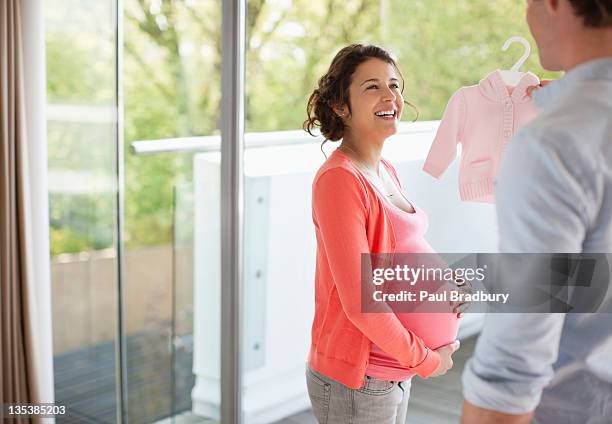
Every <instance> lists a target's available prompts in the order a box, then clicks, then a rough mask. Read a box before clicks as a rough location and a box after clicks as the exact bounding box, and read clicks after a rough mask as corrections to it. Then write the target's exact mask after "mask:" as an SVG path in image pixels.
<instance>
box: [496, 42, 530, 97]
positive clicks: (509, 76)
mask: <svg viewBox="0 0 612 424" xmlns="http://www.w3.org/2000/svg"><path fill="white" fill-rule="evenodd" d="M514 42H518V43H521V44H522V45H523V46H524V47H525V51H524V52H523V55H522V56H521V58H520V59H519V60H517V62H516V63H515V64H514V65H513V66H512V68H510V70H509V71H505V70H504V71H500V73H501V77H502V79H503V80H504V83H505V84H506V85H509V86H512V87H514V86H516V85H517V84H518V83H519V81H520V80H521V78H522V77H523V75H525V73H524V72H520V71H519V68H520V67H521V66H523V64H524V63H525V61H526V60H527V58H528V57H529V54H530V53H531V46H530V45H529V41H527V40H526V39H524V38H523V37H519V36H517V35H515V36H513V37H510V38H508V39H507V40H506V42H505V43H504V46H503V47H502V50H503V51H506V50H508V47H510V44H512V43H514Z"/></svg>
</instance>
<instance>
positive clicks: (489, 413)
mask: <svg viewBox="0 0 612 424" xmlns="http://www.w3.org/2000/svg"><path fill="white" fill-rule="evenodd" d="M532 417H533V412H528V413H526V414H518V415H514V414H504V413H503V412H498V411H493V410H491V409H486V408H481V407H479V406H476V405H473V404H471V403H470V402H468V401H467V400H464V401H463V411H461V424H473V423H478V424H489V423H490V424H529V422H531V418H532Z"/></svg>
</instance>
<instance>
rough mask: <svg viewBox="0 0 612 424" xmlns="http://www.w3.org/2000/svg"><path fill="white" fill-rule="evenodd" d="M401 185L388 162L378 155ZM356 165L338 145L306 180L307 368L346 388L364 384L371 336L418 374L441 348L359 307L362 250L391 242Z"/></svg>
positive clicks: (431, 366)
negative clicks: (310, 263)
mask: <svg viewBox="0 0 612 424" xmlns="http://www.w3.org/2000/svg"><path fill="white" fill-rule="evenodd" d="M383 164H384V166H386V167H387V169H389V171H390V173H391V174H392V175H393V178H394V179H395V180H396V182H397V183H398V185H399V179H398V178H397V174H395V170H394V169H393V167H392V166H391V165H389V164H388V163H387V162H386V161H384V160H383ZM373 190H375V189H374V188H373V187H372V186H371V185H370V183H369V182H368V181H367V180H366V179H365V177H364V176H363V175H362V174H361V173H360V172H359V171H358V170H357V168H356V167H355V165H354V163H353V162H352V161H351V159H350V158H348V157H347V156H346V155H344V154H343V153H342V152H341V151H339V150H336V151H335V152H334V153H333V154H332V155H331V156H330V157H329V159H328V160H327V161H326V162H325V163H324V164H323V165H322V166H321V168H320V169H319V171H318V172H317V174H316V176H315V179H314V182H313V186H312V218H313V221H314V225H315V233H316V238H317V263H316V271H315V315H314V320H313V324H312V334H311V346H310V352H309V354H308V362H309V364H310V366H311V367H312V368H313V369H314V370H316V371H318V372H320V373H321V374H323V375H325V376H327V377H330V378H331V379H333V380H336V381H338V382H340V383H342V384H344V385H345V386H348V387H350V388H355V389H356V388H360V387H362V386H363V384H364V377H365V371H366V368H367V366H368V359H369V355H370V348H371V344H372V342H373V343H375V344H376V345H377V346H378V347H380V348H381V349H382V350H384V351H385V352H387V353H388V354H390V355H391V356H392V357H394V358H395V359H397V361H398V362H399V363H400V364H402V365H404V366H406V367H409V368H411V369H412V370H413V371H414V372H415V373H416V374H418V375H420V376H421V377H427V376H429V375H430V374H431V373H432V372H433V371H435V369H436V368H437V367H438V365H439V363H440V356H439V354H438V353H437V352H436V351H434V350H430V349H428V348H427V347H426V346H425V344H424V342H423V340H422V339H421V338H420V337H418V336H417V335H415V334H414V333H413V332H411V331H409V330H407V329H406V328H405V327H404V326H403V325H402V323H401V322H400V320H399V319H398V317H397V316H396V315H395V313H394V312H393V311H392V310H391V309H390V308H388V307H387V306H386V305H384V306H381V308H384V309H385V311H386V313H364V312H362V309H361V254H362V253H393V252H395V246H396V241H395V237H394V234H393V227H392V223H391V222H390V220H389V217H388V216H387V215H386V214H385V209H384V205H383V204H382V201H381V200H380V198H379V196H377V195H376V193H375V192H374V191H373Z"/></svg>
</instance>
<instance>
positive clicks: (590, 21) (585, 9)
mask: <svg viewBox="0 0 612 424" xmlns="http://www.w3.org/2000/svg"><path fill="white" fill-rule="evenodd" d="M568 1H569V2H570V4H571V5H572V7H573V8H574V12H575V13H576V16H579V17H581V18H582V20H583V23H584V26H586V27H590V28H604V27H612V0H568Z"/></svg>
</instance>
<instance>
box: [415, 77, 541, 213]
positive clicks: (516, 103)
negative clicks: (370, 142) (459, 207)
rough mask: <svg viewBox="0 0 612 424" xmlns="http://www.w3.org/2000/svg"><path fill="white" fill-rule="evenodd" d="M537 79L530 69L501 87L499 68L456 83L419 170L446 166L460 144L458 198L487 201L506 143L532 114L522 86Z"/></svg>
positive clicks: (534, 112) (435, 170)
mask: <svg viewBox="0 0 612 424" xmlns="http://www.w3.org/2000/svg"><path fill="white" fill-rule="evenodd" d="M539 83H540V81H539V79H538V77H537V76H535V75H534V74H532V73H531V72H527V73H525V74H524V75H523V77H522V78H521V80H520V81H519V83H518V84H517V85H516V86H515V87H509V86H506V84H505V83H504V81H503V79H502V76H501V73H500V71H499V70H497V71H494V72H492V73H490V74H489V75H487V76H486V77H485V78H484V79H482V80H481V81H480V83H478V85H472V86H469V87H462V88H460V89H459V90H457V91H456V92H455V94H453V96H452V97H451V99H450V100H449V102H448V105H447V106H446V110H445V111H444V115H443V117H442V120H441V122H440V127H439V128H438V132H437V133H436V137H435V138H434V141H433V143H432V145H431V149H430V151H429V154H428V155H427V159H426V160H425V164H424V165H423V170H424V171H425V172H427V173H429V174H431V175H432V176H434V177H435V178H440V176H441V175H442V174H443V173H444V171H446V169H447V168H448V167H449V165H450V164H451V163H452V162H453V160H454V159H455V157H456V156H457V144H458V143H461V164H460V167H459V195H460V197H461V200H464V201H475V202H487V203H493V201H494V198H493V182H494V180H495V176H496V175H497V170H498V169H499V166H500V161H501V159H502V156H503V153H504V151H505V150H506V147H507V145H508V142H509V141H510V139H511V138H512V136H513V135H514V133H515V132H516V131H518V130H519V129H520V128H521V127H522V126H523V125H525V124H526V123H528V122H529V121H531V120H532V119H533V118H535V117H536V115H537V109H536V108H535V105H534V104H533V102H532V100H531V98H530V97H529V96H528V95H527V93H526V90H527V88H528V87H529V86H532V85H537V84H539Z"/></svg>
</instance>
